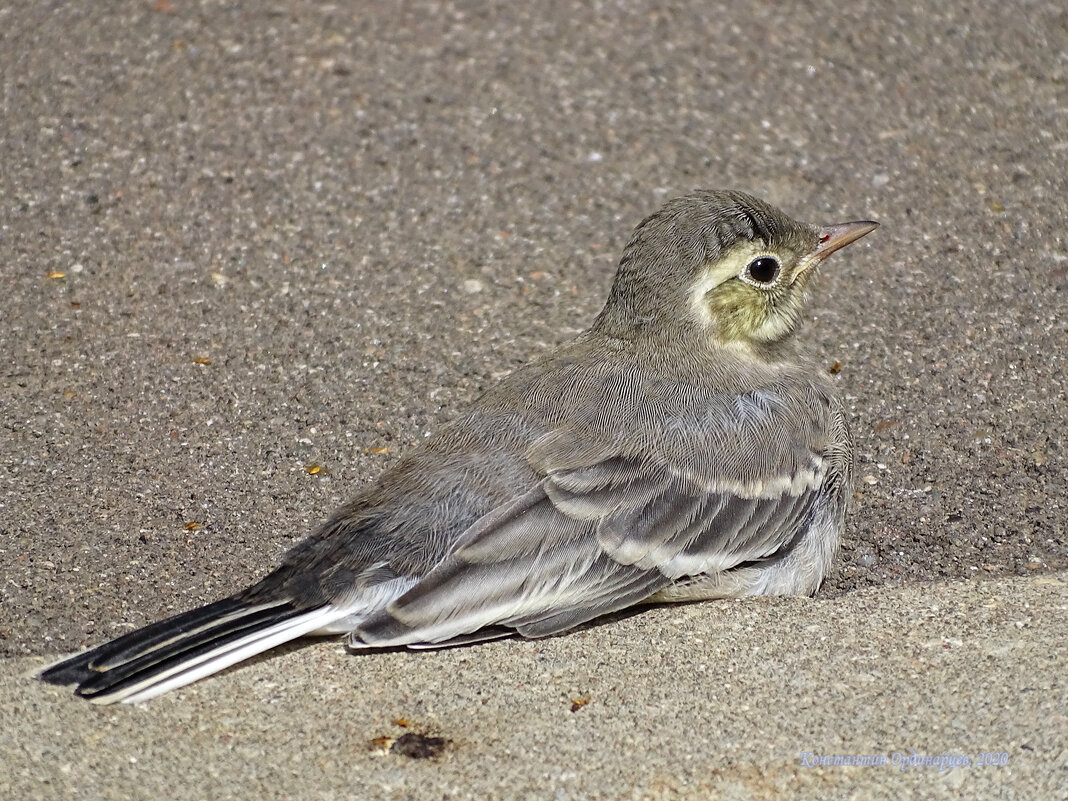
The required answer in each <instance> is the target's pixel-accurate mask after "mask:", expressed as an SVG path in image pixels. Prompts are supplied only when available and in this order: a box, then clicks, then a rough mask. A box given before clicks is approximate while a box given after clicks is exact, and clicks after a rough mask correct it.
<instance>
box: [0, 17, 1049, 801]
mask: <svg viewBox="0 0 1068 801" xmlns="http://www.w3.org/2000/svg"><path fill="white" fill-rule="evenodd" d="M890 9H891V7H890V6H887V5H886V4H875V3H864V2H861V3H852V4H845V5H843V4H834V3H829V2H820V3H814V4H806V7H805V8H804V9H791V10H784V9H783V8H782V7H781V5H780V4H771V3H767V4H754V3H743V2H733V1H732V2H727V3H707V2H700V3H698V2H694V3H684V4H670V5H663V4H656V3H620V4H583V3H572V4H552V5H548V4H545V5H540V4H508V3H499V4H475V3H472V4H444V5H441V4H405V5H404V6H403V7H401V6H400V4H387V3H374V4H372V3H366V4H365V3H360V4H345V3H334V4H316V3H302V2H287V3H280V2H278V3H263V4H245V5H227V4H222V3H202V4H192V3H185V2H179V0H173V2H159V3H123V4H118V3H116V4H57V5H54V6H53V5H50V4H43V3H30V2H19V3H12V4H7V5H5V6H3V7H0V87H2V94H0V118H2V119H0V203H2V204H3V205H2V207H0V208H2V211H0V278H2V291H0V316H2V319H3V324H2V325H0V351H2V352H3V353H4V354H5V356H6V359H5V361H4V362H3V363H2V364H0V456H2V460H0V466H2V468H3V473H2V477H0V557H2V558H0V579H2V580H0V655H3V659H2V660H0V692H2V694H3V705H2V709H0V717H2V720H0V724H2V727H0V728H2V735H0V743H2V744H3V745H2V747H3V751H2V752H0V754H2V755H0V759H2V760H3V763H2V764H0V794H2V795H3V796H4V797H15V798H60V797H74V796H76V795H77V793H76V792H75V791H76V790H79V788H81V791H84V792H85V793H86V794H87V795H93V794H100V795H102V797H113V798H141V797H145V798H147V797H159V795H161V794H164V793H165V792H166V791H167V790H168V789H173V788H174V787H175V786H176V785H178V784H181V783H182V782H185V783H188V785H189V787H190V788H191V790H190V794H189V797H212V798H227V797H233V798H246V797H256V796H259V797H264V796H266V797H288V798H330V797H338V798H341V797H359V796H360V795H361V791H362V790H363V789H364V788H369V789H368V793H367V795H370V796H371V797H373V796H374V795H380V796H383V797H387V798H393V797H395V798H417V799H418V798H430V797H433V798H441V797H446V798H467V797H499V798H513V797H514V798H521V797H534V798H586V797H591V798H601V797H603V798H632V797H633V798H646V797H648V798H656V797H671V798H691V797H692V798H705V797H710V795H721V796H723V797H728V798H765V797H777V796H778V795H785V796H787V797H803V796H805V795H809V796H811V797H820V798H883V797H895V798H896V797H909V796H911V797H922V798H937V797H943V795H944V796H945V797H954V794H955V793H963V794H965V795H966V796H968V797H973V798H1059V797H1065V796H1066V795H1068V793H1066V792H1065V788H1068V733H1066V731H1068V726H1066V725H1065V724H1066V722H1068V721H1066V720H1065V709H1066V708H1068V692H1066V690H1065V680H1064V676H1065V674H1066V673H1068V658H1066V656H1065V653H1066V651H1065V614H1064V609H1065V595H1064V586H1065V584H1066V583H1068V574H1066V572H1065V571H1066V570H1068V535H1066V522H1068V503H1066V501H1065V498H1066V497H1068V460H1066V457H1065V436H1064V435H1065V431H1066V430H1068V403H1066V386H1068V346H1066V344H1065V343H1066V342H1068V322H1066V321H1068V314H1066V310H1068V303H1066V300H1068V243H1066V231H1068V96H1066V93H1065V88H1064V87H1065V85H1066V79H1068V16H1066V14H1065V12H1064V11H1063V10H1062V9H1061V8H1060V4H1058V3H1052V2H1050V3H1042V2H1038V3H1031V4H1027V5H1026V7H1017V6H1016V5H1013V4H996V3H980V4H969V5H965V4H960V3H954V4H949V5H947V6H945V7H942V8H940V9H939V10H937V11H935V10H929V9H925V8H922V7H919V6H917V7H910V8H897V7H894V8H893V10H890ZM727 186H730V187H736V188H739V189H744V190H747V191H751V192H754V193H756V194H758V195H761V196H763V197H765V198H767V199H768V200H769V201H771V202H773V203H775V204H776V205H779V206H781V207H782V208H784V209H785V210H787V211H789V212H790V213H792V214H794V215H795V216H798V217H801V218H803V219H808V220H810V221H812V222H836V221H840V220H844V219H855V218H861V217H871V218H874V219H877V220H880V221H881V222H882V223H883V227H882V228H881V229H880V230H879V231H878V232H877V233H876V234H874V235H872V236H871V237H868V238H867V239H865V240H864V242H863V243H861V244H858V245H856V246H854V247H852V248H850V249H849V250H848V251H846V252H845V253H843V254H842V255H841V256H838V257H836V258H835V259H834V260H833V261H832V262H830V263H829V264H828V268H829V269H828V270H827V271H826V274H825V276H824V279H823V283H822V291H821V293H820V294H819V296H818V297H816V298H815V302H814V304H813V308H812V322H811V324H810V325H809V327H808V330H807V332H806V334H805V336H806V337H807V339H808V341H809V342H810V343H811V345H812V347H813V349H814V350H815V351H816V352H817V353H819V354H820V357H821V359H823V360H824V362H825V364H826V365H827V366H828V367H830V366H831V365H834V364H835V363H840V372H839V373H838V379H837V380H838V382H839V385H840V389H841V392H842V393H843V395H844V396H845V397H847V399H848V401H849V407H850V410H851V414H852V417H853V420H852V423H853V428H854V432H855V435H856V439H857V447H858V459H859V465H858V466H859V477H860V480H859V482H858V486H857V493H856V505H855V509H854V512H853V515H852V518H851V521H850V526H849V531H848V537H847V541H846V543H845V547H844V548H843V552H842V555H841V558H840V560H839V564H838V567H837V570H836V573H835V575H834V576H833V577H832V578H831V579H830V580H829V581H828V583H827V585H826V586H825V588H824V590H823V591H822V592H821V594H820V595H819V596H818V597H817V598H816V599H815V600H811V601H807V600H791V599H785V600H783V599H780V600H768V599H758V600H751V601H744V602H737V603H726V604H718V603H717V604H700V605H694V606H686V607H680V608H677V609H653V610H648V611H646V612H643V613H642V614H639V615H636V616H634V617H629V618H626V619H624V620H618V621H614V622H610V623H606V624H604V625H602V626H598V627H596V628H593V629H591V630H589V631H587V632H583V633H580V634H576V635H572V636H570V637H563V638H558V639H553V640H549V641H545V642H539V643H523V642H518V641H508V642H500V643H493V644H489V645H485V646H480V647H476V648H468V649H459V650H454V651H447V652H443V653H440V654H432V655H426V654H422V655H410V654H404V653H398V654H382V655H375V656H372V657H360V658H347V657H345V656H344V655H343V654H342V652H341V649H340V646H339V645H337V644H333V645H326V644H315V645H311V646H308V647H305V648H299V649H295V650H290V651H289V652H287V653H284V654H281V655H278V656H275V657H272V658H268V659H263V660H260V661H258V662H256V664H254V665H251V666H248V667H246V668H241V669H237V670H232V671H230V672H228V673H227V674H226V675H225V676H222V677H219V678H217V679H215V680H212V681H208V682H204V683H202V684H200V685H197V686H195V687H193V688H190V689H189V690H187V691H185V692H184V693H182V694H180V695H177V696H175V697H174V698H164V699H161V700H159V701H157V702H154V703H152V704H149V705H147V706H145V707H143V708H134V709H131V708H126V707H123V708H118V709H107V710H101V709H97V708H94V707H92V706H90V705H88V704H85V703H79V702H77V701H76V700H75V699H73V698H70V697H69V696H68V695H67V694H65V693H63V692H62V691H59V690H56V689H55V688H46V687H42V686H38V685H37V684H35V683H33V682H29V681H27V680H26V679H25V677H24V674H25V672H26V671H28V670H29V669H30V668H31V667H32V666H34V665H37V664H40V663H42V662H43V661H44V659H45V658H52V657H54V656H55V655H56V654H59V653H63V652H66V651H70V650H74V649H76V648H78V647H80V646H82V645H83V644H84V645H89V644H95V643H99V642H101V641H103V640H105V639H107V638H109V637H112V636H115V635H117V634H121V633H123V632H126V631H129V630H130V629H131V628H133V627H135V626H138V625H142V624H144V623H147V622H150V621H152V620H155V619H157V618H159V617H161V616H164V615H166V614H169V613H174V612H178V611H181V610H183V609H186V608H189V607H191V606H193V605H195V604H198V603H202V602H205V601H208V600H212V599H214V598H217V597H219V596H221V595H223V594H226V593H228V592H230V591H232V590H233V589H235V588H237V587H239V586H242V585H244V584H246V583H248V582H250V581H251V580H253V579H255V578H257V577H259V576H262V575H263V574H264V573H265V572H266V571H268V570H269V569H270V568H271V566H272V565H273V564H274V563H275V562H276V560H277V558H278V557H279V555H280V554H281V553H282V552H283V551H284V550H285V548H287V547H288V546H289V545H291V544H292V543H294V542H295V541H296V540H298V539H299V538H300V537H302V536H303V535H304V534H306V533H307V532H308V530H309V529H310V528H311V527H312V526H313V525H314V524H315V523H316V522H317V521H319V520H321V519H322V518H323V517H324V516H325V515H326V514H327V513H328V512H329V510H330V509H331V508H333V507H334V506H335V505H337V504H338V503H340V502H341V501H342V500H343V499H344V498H345V497H346V496H347V495H348V494H349V493H351V492H352V490H353V489H354V488H355V487H356V486H358V485H359V484H361V483H362V482H365V481H370V480H373V478H374V477H375V475H376V474H377V473H378V472H380V471H381V470H382V468H383V467H384V466H385V465H387V464H389V462H390V461H391V460H392V459H394V458H396V456H397V455H398V454H399V453H401V452H403V451H404V449H405V448H408V447H410V446H411V445H412V444H414V443H416V442H418V441H419V440H420V439H422V438H423V437H424V436H425V435H426V434H427V432H429V431H433V430H435V429H436V428H437V427H438V426H440V425H441V424H442V423H443V422H444V421H446V420H448V419H449V418H450V417H451V416H453V415H454V414H456V413H457V411H458V410H460V409H462V408H463V406H464V405H465V404H466V403H467V402H469V401H470V400H472V399H473V398H474V397H476V396H477V395H478V393H479V392H481V391H482V390H483V389H485V388H486V387H487V386H488V385H489V384H490V383H492V381H493V380H494V379H495V378H496V377H499V376H500V375H501V374H503V373H505V372H506V371H508V370H510V369H513V368H514V367H515V366H517V365H518V364H521V363H522V362H523V361H524V360H526V359H528V358H530V357H531V356H532V355H534V354H536V353H538V352H540V351H541V350H543V349H545V348H546V347H549V346H551V345H553V344H555V343H557V342H559V341H561V340H562V339H564V338H567V337H569V336H571V335H573V334H574V333H577V332H578V331H579V330H581V329H582V328H583V327H584V326H585V325H586V324H587V323H588V322H589V321H590V319H592V317H593V315H594V314H595V313H596V312H597V311H598V310H599V309H600V306H601V303H602V302H603V299H604V296H605V293H606V292H607V289H608V286H609V284H610V282H611V277H612V273H613V269H614V264H615V260H616V257H617V256H618V252H619V250H620V248H621V247H622V245H623V243H624V242H625V240H626V238H627V236H628V235H629V233H630V230H631V229H632V227H633V226H634V225H635V224H636V223H637V222H638V221H639V220H640V219H641V218H642V217H643V216H644V215H645V214H647V213H649V212H650V211H652V210H653V209H655V208H656V207H657V206H658V205H659V204H660V202H662V200H664V199H665V198H667V197H669V196H671V195H674V194H677V193H680V192H683V191H686V190H688V189H691V188H694V187H727ZM813 627H815V628H813ZM587 695H588V696H589V698H590V702H589V704H587V705H586V706H581V707H580V708H578V709H577V711H575V712H571V711H570V707H571V703H572V701H573V700H574V699H575V698H584V697H586V696H587ZM327 704H333V706H327ZM398 717H403V718H407V719H409V720H410V721H411V724H410V728H413V729H414V728H418V729H419V731H420V732H421V733H429V734H436V735H438V736H442V737H444V738H445V739H446V744H445V748H444V750H443V751H442V752H441V753H440V754H439V755H438V756H436V757H434V758H433V759H431V760H427V761H421V760H410V759H407V758H406V757H403V756H398V755H396V754H389V755H379V754H377V752H375V751H374V750H373V749H371V746H370V745H369V743H370V741H371V740H372V739H374V738H376V737H387V736H391V737H395V736H398V735H399V734H401V733H403V731H405V729H404V728H403V727H400V726H397V725H395V724H394V722H393V721H394V720H395V719H397V718H398ZM911 748H914V749H916V751H917V752H918V753H919V754H921V755H923V754H927V755H940V754H956V755H961V754H963V755H969V756H970V757H973V758H974V757H975V756H976V754H978V752H980V751H995V752H1006V753H1008V755H1009V757H1008V759H1009V764H1008V765H1007V766H1000V767H996V768H995V767H978V766H971V767H967V768H965V767H957V768H955V769H954V770H952V771H942V772H939V771H938V769H937V768H934V769H932V768H927V767H925V768H922V769H921V768H920V767H913V768H909V769H908V770H905V771H900V770H898V769H895V768H893V767H841V766H822V767H806V766H804V765H802V764H801V762H802V761H801V759H800V757H799V755H800V754H801V753H802V752H806V751H810V752H812V753H814V754H823V755H827V754H830V755H835V754H838V755H842V754H843V753H845V754H849V753H857V754H872V753H882V754H886V755H890V754H892V753H893V752H894V751H895V750H898V751H907V750H908V749H911ZM369 749H370V750H369ZM133 760H136V761H133ZM9 767H10V769H9ZM4 782H7V783H8V785H5V784H3V783H4ZM90 791H91V792H90ZM1057 793H1059V795H1058V794H1057ZM108 794H110V796H109V795H108Z"/></svg>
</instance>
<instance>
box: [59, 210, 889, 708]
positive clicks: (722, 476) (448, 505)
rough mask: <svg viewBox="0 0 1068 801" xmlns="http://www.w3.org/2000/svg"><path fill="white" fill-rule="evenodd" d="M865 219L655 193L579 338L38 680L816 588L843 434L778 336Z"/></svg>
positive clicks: (844, 484)
mask: <svg viewBox="0 0 1068 801" xmlns="http://www.w3.org/2000/svg"><path fill="white" fill-rule="evenodd" d="M875 227H876V223H874V222H868V221H863V222H850V223H841V224H836V225H828V226H824V227H819V226H815V225H809V224H806V223H802V222H798V221H796V220H793V219H791V218H790V217H788V216H787V215H786V214H784V213H783V212H781V211H779V210H778V209H776V208H774V207H772V206H770V205H768V204H767V203H765V202H763V201H762V200H759V199H757V198H755V197H752V196H751V195H747V194H744V193H742V192H735V191H698V192H694V193H692V194H689V195H685V196H683V197H679V198H676V199H674V200H671V201H669V202H668V203H667V204H665V205H664V207H663V208H662V209H660V210H659V211H658V212H656V213H655V214H653V215H652V216H650V217H648V218H647V219H646V220H644V221H643V222H642V223H641V224H640V225H639V226H638V227H637V229H636V230H635V232H634V235H633V237H632V238H631V240H630V242H629V244H628V245H627V246H626V248H625V249H624V251H623V255H622V258H621V259H620V263H619V268H618V270H617V273H616V278H615V281H614V283H613V286H612V290H611V293H610V294H609V298H608V301H607V303H606V304H605V307H604V310H603V311H602V312H601V313H600V314H599V315H598V316H597V318H596V319H595V321H594V322H593V325H592V326H591V327H590V329H589V330H587V331H586V332H584V333H582V334H581V335H579V336H578V337H576V338H575V339H573V340H571V341H569V342H566V343H564V344H562V345H560V346H559V347H557V348H555V349H553V350H552V351H550V352H548V353H547V354H545V355H543V356H541V357H540V358H538V359H535V360H534V361H532V362H530V363H529V364H527V365H526V366H524V367H522V368H520V369H518V370H516V371H514V372H513V373H511V374H510V375H508V376H507V377H506V378H504V379H503V380H501V381H500V382H499V383H498V384H496V385H495V386H493V387H492V388H491V389H489V390H488V391H487V392H486V393H485V394H484V395H483V396H482V397H480V398H479V399H478V400H477V401H476V402H475V403H474V404H473V405H472V406H471V407H470V408H469V409H468V410H467V411H466V412H465V413H464V414H463V415H461V416H460V417H459V418H457V419H456V420H454V421H453V422H451V423H449V424H448V425H445V426H443V427H442V428H441V430H440V431H439V432H438V433H437V434H435V435H433V436H431V437H429V438H427V439H426V440H425V441H424V442H423V443H422V444H421V445H420V446H419V447H418V448H415V449H414V450H412V451H411V452H410V453H408V454H407V455H405V456H403V457H402V458H401V459H399V460H398V461H397V462H396V463H395V464H394V465H393V466H392V467H391V468H390V469H389V470H387V471H386V472H385V473H384V474H382V475H381V476H380V477H379V479H378V480H377V481H376V482H374V483H371V484H369V485H367V486H366V487H364V488H363V489H361V490H360V491H358V492H357V494H356V495H355V497H354V498H352V500H350V501H349V502H348V503H347V504H345V505H344V506H343V507H341V508H340V509H339V510H337V511H336V512H335V513H334V514H333V516H332V517H330V518H329V519H328V520H327V521H326V522H325V523H324V524H323V525H321V526H320V527H319V528H318V529H317V530H316V531H315V532H314V533H313V534H312V535H311V536H310V537H308V538H307V539H305V540H304V541H303V542H301V543H300V544H299V545H297V546H296V547H295V548H293V549H292V550H291V551H290V552H289V553H288V554H286V556H285V557H284V559H283V561H282V564H281V565H280V566H279V567H278V568H277V569H276V570H275V571H274V572H272V573H271V574H270V575H268V576H267V577H266V578H264V579H263V580H262V581H260V582H258V583H257V584H254V585H253V586H251V587H248V588H247V589H243V590H241V591H239V592H237V593H235V594H234V595H232V596H230V597H229V598H226V599H224V600H221V601H217V602H215V603H212V604H209V605H207V606H204V607H201V608H199V609H194V610H192V611H190V612H186V613H184V614H180V615H177V616H175V617H172V618H169V619H167V620H163V621H161V622H158V623H154V624H152V625H150V626H147V627H145V628H143V629H140V630H137V631H134V632H131V633H129V634H126V635H125V636H122V637H120V638H118V639H116V640H114V641H112V642H109V643H105V644H103V645H100V646H97V647H96V648H93V649H91V650H88V651H85V652H83V653H79V654H76V655H74V656H72V657H69V658H67V659H64V660H63V661H60V662H58V663H56V664H54V665H51V666H50V667H47V668H45V669H43V670H42V671H41V672H40V673H39V674H38V677H39V678H40V679H42V680H43V681H46V682H50V683H53V684H64V685H66V684H73V685H76V693H77V694H78V695H80V696H83V697H85V698H88V699H90V700H93V701H96V702H99V703H112V702H116V701H125V702H136V701H141V700H145V699H148V698H152V697H154V696H156V695H159V694H160V693H164V692H167V691H168V690H172V689H175V688H177V687H182V686H184V685H186V684H189V683H191V682H193V681H196V680H197V679H200V678H203V677H205V676H208V675H210V674H212V673H215V672H217V671H219V670H222V669H223V668H226V667H228V666H230V665H233V664H235V663H237V662H240V661H242V660H244V659H248V658H249V657H251V656H253V655H255V654H258V653H261V652H263V651H266V650H268V649H270V648H273V647H274V646H276V645H279V644H281V643H284V642H286V641H288V640H292V639H295V638H297V637H301V636H304V635H312V634H345V635H347V638H348V640H347V641H348V644H349V645H350V647H352V648H354V649H374V648H381V647H393V646H408V647H412V648H425V647H438V646H443V645H451V644H456V643H464V642H472V641H478V640H482V639H490V638H493V637H499V636H506V635H509V634H517V635H520V636H525V637H544V636H548V635H552V634H558V633H561V632H564V631H567V630H568V629H571V628H573V627H575V626H578V625H580V624H582V623H585V622H587V621H589V620H592V619H594V618H596V617H598V616H600V615H604V614H607V613H610V612H615V611H618V610H620V609H624V608H626V607H629V606H632V605H635V604H638V603H642V602H646V601H682V600H694V599H706V598H718V597H732V596H741V595H755V594H810V593H812V592H815V590H816V589H817V588H818V587H819V585H820V583H821V582H822V581H823V578H824V576H825V575H826V573H827V571H828V569H829V568H830V565H831V562H832V560H833V558H834V555H835V553H836V551H837V548H838V543H839V540H840V538H841V534H842V528H843V521H844V518H845V513H846V505H847V500H848V498H849V495H850V491H851V489H850V487H851V482H852V472H853V446H852V441H851V439H850V435H849V431H848V429H847V427H846V416H845V414H844V411H843V407H842V404H841V402H840V401H839V399H838V397H837V396H836V394H835V392H834V390H833V386H832V383H831V379H830V378H829V377H828V375H827V374H826V371H824V370H821V369H819V368H818V367H817V366H816V365H815V364H813V363H812V362H811V361H809V360H808V359H807V358H806V357H804V356H803V355H802V354H803V351H802V350H801V349H800V348H798V347H796V345H795V334H796V332H797V329H798V327H799V323H800V321H801V319H802V316H803V309H804V302H805V298H806V296H807V294H808V293H809V291H810V290H811V288H812V279H813V277H814V276H815V274H816V273H817V268H818V267H819V265H820V264H822V262H823V261H824V259H825V258H826V257H827V256H829V255H830V254H831V253H833V252H834V251H836V250H838V249H839V248H842V247H844V246H845V245H848V244H849V243H850V242H853V241H855V240H857V239H859V238H860V237H862V236H864V235H865V234H867V233H869V232H871V231H872V230H874V229H875Z"/></svg>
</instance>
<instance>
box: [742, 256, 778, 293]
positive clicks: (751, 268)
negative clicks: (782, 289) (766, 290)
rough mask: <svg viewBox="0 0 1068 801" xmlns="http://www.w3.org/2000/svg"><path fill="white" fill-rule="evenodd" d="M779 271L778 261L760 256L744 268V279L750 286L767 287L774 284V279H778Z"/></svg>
mask: <svg viewBox="0 0 1068 801" xmlns="http://www.w3.org/2000/svg"><path fill="white" fill-rule="evenodd" d="M781 270H782V267H781V266H780V264H779V260H778V259H775V258H772V257H771V256H761V257H760V258H759V259H753V260H752V261H751V262H749V264H748V265H747V266H746V268H745V274H744V277H745V278H747V279H748V281H749V283H751V284H756V285H758V286H767V285H770V284H773V283H775V279H776V278H778V277H779V272H780V271H781Z"/></svg>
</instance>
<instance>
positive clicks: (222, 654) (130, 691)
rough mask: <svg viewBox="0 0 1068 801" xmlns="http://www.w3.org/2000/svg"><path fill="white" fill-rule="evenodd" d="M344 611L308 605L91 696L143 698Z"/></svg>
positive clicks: (227, 664)
mask: <svg viewBox="0 0 1068 801" xmlns="http://www.w3.org/2000/svg"><path fill="white" fill-rule="evenodd" d="M348 614H351V610H350V609H349V608H346V607H337V606H323V607H320V608H318V609H312V610H311V611H309V612H306V613H304V614H303V615H299V616H297V617H293V618H290V619H288V620H283V621H282V622H281V623H277V624H275V625H273V626H270V627H269V628H266V629H262V630H260V631H255V632H253V633H251V634H249V635H248V636H245V637H242V638H241V639H239V640H235V641H234V642H230V643H226V644H225V645H222V646H220V647H219V648H216V649H214V650H212V651H208V652H207V653H205V654H200V655H199V656H197V657H195V658H194V659H191V660H189V661H186V662H182V663H181V664H178V665H175V666H174V667H172V668H170V669H168V670H165V671H163V672H162V673H158V674H156V675H154V676H150V677H148V678H146V679H145V680H144V681H141V682H138V683H137V684H133V685H130V686H128V687H123V688H122V689H120V690H117V691H116V692H113V693H104V694H101V695H98V696H96V697H94V698H92V699H91V700H92V702H93V703H96V704H113V703H116V702H122V703H124V704H136V703H139V702H141V701H147V700H148V699H150V698H155V697H156V696H157V695H162V694H163V693H165V692H169V691H170V690H176V689H178V688H179V687H184V686H185V685H187V684H192V683H193V682H194V681H197V680H198V679H202V678H204V677H205V676H210V675H211V674H213V673H218V672H219V671H220V670H224V669H226V668H228V667H230V666H231V665H234V664H237V663H238V662H241V661H242V660H244V659H248V658H250V657H253V656H255V655H256V654H260V653H263V652H264V651H268V650H270V649H271V648H274V647H275V646H277V645H281V644H282V643H284V642H288V641H289V640H295V639H297V638H298V637H303V636H304V635H306V634H311V633H313V632H315V631H316V630H318V629H321V628H323V627H324V626H328V625H329V624H330V623H331V622H333V621H334V620H337V619H338V618H341V617H344V616H345V615H348Z"/></svg>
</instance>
